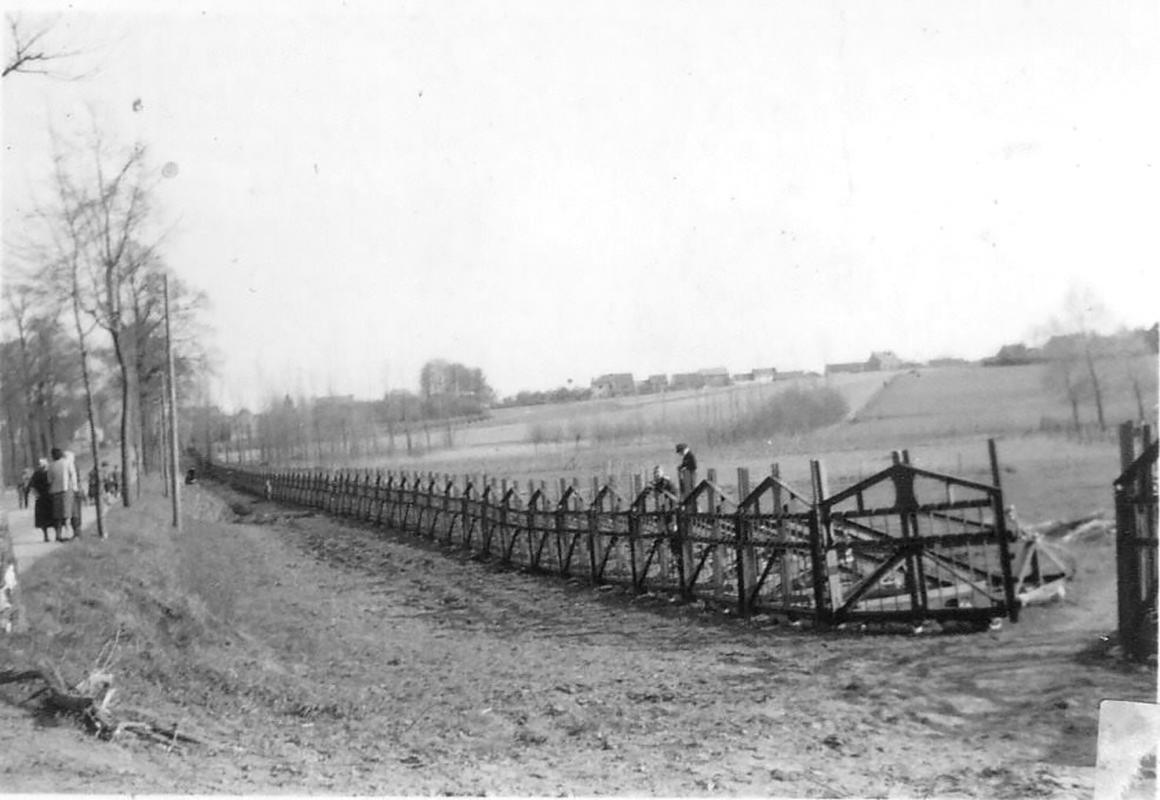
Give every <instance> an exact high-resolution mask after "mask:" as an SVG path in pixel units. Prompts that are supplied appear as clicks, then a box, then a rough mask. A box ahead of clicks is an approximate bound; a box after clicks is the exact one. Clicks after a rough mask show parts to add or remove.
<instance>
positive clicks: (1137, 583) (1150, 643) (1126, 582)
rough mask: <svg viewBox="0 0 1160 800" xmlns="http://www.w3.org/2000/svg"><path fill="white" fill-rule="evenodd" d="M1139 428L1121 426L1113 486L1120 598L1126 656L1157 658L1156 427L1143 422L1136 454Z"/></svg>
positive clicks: (1123, 644) (1159, 579)
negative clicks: (1140, 445) (1117, 469)
mask: <svg viewBox="0 0 1160 800" xmlns="http://www.w3.org/2000/svg"><path fill="white" fill-rule="evenodd" d="M1136 433H1137V431H1136V429H1135V426H1134V425H1133V424H1132V423H1131V422H1127V423H1124V425H1122V426H1121V427H1120V460H1121V464H1122V466H1123V472H1122V473H1121V474H1120V476H1119V477H1118V478H1116V480H1115V482H1114V484H1113V489H1114V492H1115V502H1116V595H1117V596H1116V601H1117V606H1118V616H1119V619H1118V623H1119V639H1120V645H1121V647H1122V648H1123V651H1124V655H1126V656H1127V657H1128V658H1130V659H1133V660H1136V661H1145V660H1147V659H1148V658H1149V657H1153V658H1154V657H1155V656H1156V645H1157V642H1156V628H1157V612H1156V595H1157V587H1158V585H1160V578H1158V574H1157V573H1158V567H1157V519H1156V506H1157V499H1156V461H1157V454H1158V452H1160V448H1158V443H1157V441H1156V440H1155V439H1153V438H1152V429H1151V428H1150V427H1149V426H1147V425H1143V426H1141V427H1140V430H1139V438H1140V441H1141V442H1142V443H1143V445H1144V447H1143V451H1142V452H1141V453H1140V454H1139V455H1136V452H1135V448H1136Z"/></svg>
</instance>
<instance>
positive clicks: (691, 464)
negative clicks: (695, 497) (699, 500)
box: [677, 442, 697, 500]
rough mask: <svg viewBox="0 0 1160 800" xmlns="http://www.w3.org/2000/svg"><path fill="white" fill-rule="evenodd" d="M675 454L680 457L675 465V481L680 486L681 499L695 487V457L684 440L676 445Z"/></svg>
mask: <svg viewBox="0 0 1160 800" xmlns="http://www.w3.org/2000/svg"><path fill="white" fill-rule="evenodd" d="M677 455H679V456H680V457H681V463H680V465H679V466H678V467H677V481H678V482H679V483H680V487H681V499H682V500H684V499H685V497H686V496H687V495H688V494H689V492H691V491H693V489H695V488H697V457H696V456H694V455H693V451H692V450H690V449H689V446H688V445H687V444H685V443H684V442H682V443H681V444H678V445H677Z"/></svg>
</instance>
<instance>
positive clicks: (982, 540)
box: [201, 443, 1018, 627]
mask: <svg viewBox="0 0 1160 800" xmlns="http://www.w3.org/2000/svg"><path fill="white" fill-rule="evenodd" d="M989 455H990V460H991V474H992V483H991V484H985V483H979V482H977V481H969V480H965V479H962V478H956V477H953V476H950V475H944V474H940V473H936V472H931V471H929V470H924V469H921V468H919V467H916V466H914V465H912V464H911V463H910V461H909V458H908V457H907V456H906V454H905V453H904V452H903V453H896V454H895V458H894V460H893V463H892V464H891V466H889V467H888V468H886V469H884V470H882V471H881V472H879V473H877V474H875V475H872V476H870V477H869V478H866V479H864V480H861V481H858V482H857V483H855V484H853V485H851V486H849V487H847V488H845V489H842V490H840V491H836V492H835V491H831V490H830V488H829V486H828V484H827V481H826V478H825V470H824V467H823V465H822V464H821V462H818V461H813V462H811V487H810V490H809V491H808V492H801V491H798V490H797V489H795V488H794V487H792V486H790V485H788V484H787V483H785V482H784V481H782V480H781V478H780V477H779V474H778V470H777V467H776V466H774V467H773V469H772V470H771V472H770V474H769V475H766V476H764V477H762V478H761V480H759V481H754V480H751V476H750V474H749V471H748V470H746V469H739V470H738V471H737V482H736V492H735V493H731V492H729V491H726V490H724V489H722V488H721V487H720V486H719V485H718V482H717V476H716V474H715V472H714V471H713V470H709V471H708V477H707V478H706V480H703V481H701V482H700V483H699V484H698V485H697V486H696V487H694V488H693V489H692V491H690V492H689V493H688V494H687V495H685V496H684V497H677V496H674V495H671V494H668V493H666V492H664V491H658V490H655V489H653V488H652V487H651V486H649V484H648V482H647V481H646V479H645V476H643V475H641V476H635V477H634V478H633V480H632V485H631V487H630V490H629V491H628V492H627V493H626V494H621V492H620V491H618V489H617V488H616V487H615V486H613V485H612V484H611V483H602V482H600V481H598V480H595V479H594V480H593V481H592V483H591V485H590V486H589V487H586V488H582V487H581V486H580V484H579V483H578V482H577V481H571V482H568V481H565V480H562V479H561V480H557V481H553V482H552V483H551V484H548V483H546V482H542V481H541V482H539V483H538V484H536V483H533V482H529V483H528V484H527V485H526V487H524V486H519V485H517V484H515V483H514V482H508V481H506V480H499V481H497V480H495V479H483V480H480V479H476V478H471V477H463V478H457V477H452V476H448V475H435V474H432V473H418V472H397V471H390V470H388V471H381V470H374V471H372V470H353V469H343V470H336V471H329V470H301V469H298V470H253V469H239V468H236V467H226V466H221V465H217V464H210V463H203V464H202V466H201V471H202V474H203V475H205V476H206V477H207V478H210V479H213V480H217V481H221V482H223V483H227V484H229V485H231V486H233V487H234V488H236V489H238V490H241V491H243V492H247V493H249V494H252V495H256V496H260V497H265V498H267V499H269V500H272V501H275V502H280V503H291V504H295V505H299V506H305V507H309V508H314V509H317V510H319V511H321V512H323V513H326V514H330V515H333V516H335V517H340V518H349V519H353V520H357V521H360V522H364V523H370V524H373V525H378V526H382V527H385V528H388V529H391V530H395V531H402V532H406V533H409V534H413V535H416V536H419V537H422V538H424V539H427V540H430V541H434V542H438V543H440V544H443V545H447V546H454V547H458V548H462V549H465V550H467V551H469V552H470V553H471V554H473V555H475V556H478V557H481V558H484V559H490V560H493V561H496V562H498V563H500V564H503V565H509V566H512V567H518V568H523V569H527V570H530V571H534V572H538V573H544V574H552V575H558V576H561V577H566V578H573V579H580V580H583V581H586V582H588V583H591V584H593V585H601V584H613V585H622V586H626V587H631V589H632V590H633V591H636V592H638V593H646V592H653V593H656V594H670V595H675V596H677V597H680V598H682V599H685V600H703V601H705V602H706V603H708V604H711V605H714V606H716V607H722V608H727V609H730V610H734V611H735V612H736V613H738V614H741V615H749V614H755V613H761V614H774V615H780V616H783V617H787V618H790V619H797V620H804V621H813V622H816V623H818V624H823V625H839V624H843V623H855V624H858V623H880V622H892V621H893V622H909V623H917V622H920V621H922V620H927V619H934V620H940V621H948V620H959V621H966V622H969V623H972V624H975V625H978V626H980V627H983V626H986V625H988V624H989V623H991V621H992V620H994V619H995V618H1000V617H1008V618H1010V619H1012V620H1015V619H1016V618H1017V615H1018V604H1017V601H1016V597H1015V592H1014V580H1013V576H1012V570H1011V559H1012V543H1013V541H1014V535H1015V533H1014V531H1013V530H1012V529H1010V528H1009V526H1008V525H1007V520H1006V516H1005V512H1004V505H1003V494H1002V490H1001V488H1000V485H999V468H998V462H997V458H996V455H995V448H994V443H991V446H990V449H989Z"/></svg>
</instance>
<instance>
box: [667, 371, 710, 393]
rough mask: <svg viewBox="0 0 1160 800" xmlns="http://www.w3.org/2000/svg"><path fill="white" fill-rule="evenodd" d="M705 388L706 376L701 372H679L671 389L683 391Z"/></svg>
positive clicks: (670, 384)
mask: <svg viewBox="0 0 1160 800" xmlns="http://www.w3.org/2000/svg"><path fill="white" fill-rule="evenodd" d="M704 386H705V376H704V375H702V374H701V373H699V372H678V373H676V374H675V375H673V380H672V382H671V383H669V388H670V389H673V390H674V391H679V390H681V389H702V388H704Z"/></svg>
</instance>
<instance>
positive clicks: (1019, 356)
mask: <svg viewBox="0 0 1160 800" xmlns="http://www.w3.org/2000/svg"><path fill="white" fill-rule="evenodd" d="M1061 338H1062V337H1054V339H1055V340H1060V339H1061ZM1049 344H1051V345H1052V346H1053V347H1055V346H1061V344H1062V342H1061V341H1054V343H1052V342H1049ZM1040 361H1043V353H1041V352H1040V351H1039V350H1037V349H1035V348H1034V347H1028V346H1027V345H1025V344H1023V343H1022V342H1020V343H1018V344H1005V345H1003V346H1002V347H1000V348H999V352H998V353H996V354H995V355H994V356H992V357H991V358H985V359H983V366H985V367H1013V366H1018V365H1020V364H1036V363H1038V362H1040Z"/></svg>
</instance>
